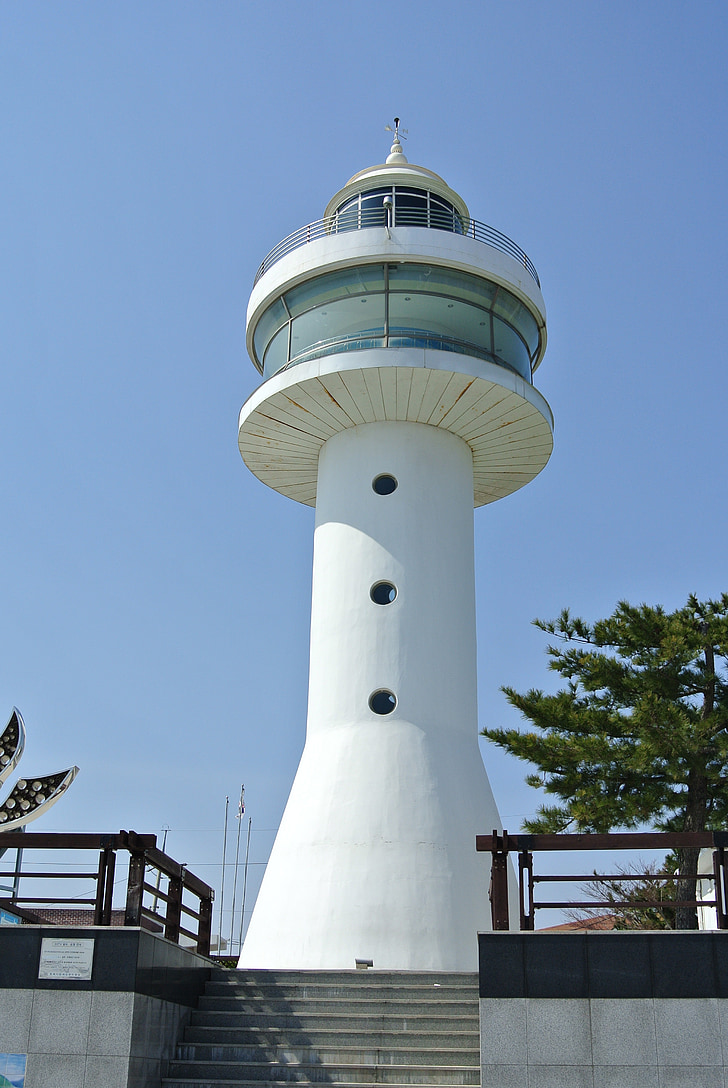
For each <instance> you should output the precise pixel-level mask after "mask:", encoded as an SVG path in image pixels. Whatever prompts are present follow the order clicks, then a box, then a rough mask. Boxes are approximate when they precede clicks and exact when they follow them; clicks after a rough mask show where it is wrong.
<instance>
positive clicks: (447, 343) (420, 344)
mask: <svg viewBox="0 0 728 1088" xmlns="http://www.w3.org/2000/svg"><path fill="white" fill-rule="evenodd" d="M381 347H399V348H425V349H429V350H437V351H451V352H453V353H454V354H460V355H471V356H473V357H474V358H476V359H483V360H484V361H485V362H489V363H495V365H496V366H500V367H505V368H506V369H507V370H512V371H513V373H514V374H518V376H519V377H520V378H524V379H525V381H527V382H529V384H530V383H531V382H532V380H533V379H532V377H531V373H530V370H529V372H528V373H526V374H524V373H523V372H522V371H520V370H518V368H517V367H515V366H513V364H512V363H509V362H507V361H506V360H505V359H502V358H500V356H497V355H494V354H493V352H490V351H486V350H485V348H481V347H480V346H479V345H478V344H474V343H472V341H470V340H460V339H458V338H457V337H456V336H444V335H442V336H439V335H438V334H437V333H431V332H424V331H423V330H422V329H415V328H412V329H407V328H403V327H400V326H393V327H390V329H389V332H388V333H387V334H386V335H385V334H384V330H383V329H380V330H378V331H377V332H374V333H372V334H371V335H367V334H366V333H357V334H353V335H351V336H332V337H329V338H328V339H326V340H318V341H317V342H316V343H315V344H313V345H312V346H311V347H310V348H307V349H306V350H305V351H302V352H300V353H299V354H298V355H295V356H294V357H293V358H292V359H290V360H289V362H287V363H286V364H285V366H282V367H279V369H278V370H276V371H274V373H276V374H280V373H281V372H282V371H284V370H288V369H289V368H290V367H293V366H298V364H299V363H306V362H308V361H309V360H311V359H322V358H324V357H325V356H327V355H338V354H340V353H341V352H345V351H364V350H366V349H368V348H381ZM265 376H266V377H272V376H273V375H272V374H267V375H265Z"/></svg>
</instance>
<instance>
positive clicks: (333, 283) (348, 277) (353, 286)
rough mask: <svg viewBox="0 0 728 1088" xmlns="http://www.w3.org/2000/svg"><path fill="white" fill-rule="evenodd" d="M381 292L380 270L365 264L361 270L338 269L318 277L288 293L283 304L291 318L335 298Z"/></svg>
mask: <svg viewBox="0 0 728 1088" xmlns="http://www.w3.org/2000/svg"><path fill="white" fill-rule="evenodd" d="M383 290H384V266H383V265H381V264H367V265H363V266H362V267H361V268H342V269H340V271H338V272H330V273H329V274H328V275H327V276H319V277H318V278H317V279H315V280H309V281H308V283H302V284H301V285H300V286H299V287H294V288H293V290H292V291H289V292H288V294H287V295H285V300H286V305H287V306H288V309H289V310H290V313H291V316H292V317H296V316H297V315H298V314H300V313H303V312H304V311H305V310H309V309H311V307H312V306H317V305H321V304H322V303H324V302H329V301H331V300H333V299H335V298H341V297H342V296H345V295H361V294H364V293H367V292H371V291H383Z"/></svg>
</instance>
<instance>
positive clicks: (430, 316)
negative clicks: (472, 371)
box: [389, 292, 492, 354]
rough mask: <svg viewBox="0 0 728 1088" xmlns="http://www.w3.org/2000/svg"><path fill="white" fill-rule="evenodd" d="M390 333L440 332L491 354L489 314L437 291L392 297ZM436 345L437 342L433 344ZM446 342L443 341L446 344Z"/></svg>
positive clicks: (430, 333) (418, 333)
mask: <svg viewBox="0 0 728 1088" xmlns="http://www.w3.org/2000/svg"><path fill="white" fill-rule="evenodd" d="M389 333H390V336H397V335H401V334H402V333H407V334H410V335H414V336H415V337H417V336H424V337H427V336H433V335H434V336H439V337H444V338H445V339H447V340H450V341H454V342H456V343H459V344H461V345H462V346H463V347H466V346H467V345H472V346H473V347H475V348H477V349H478V351H479V352H485V353H487V354H491V350H492V349H491V342H490V314H488V313H487V312H486V311H484V310H481V309H479V308H478V307H476V306H470V305H468V304H467V303H465V302H457V301H455V300H453V299H448V298H439V297H438V296H437V295H424V294H416V293H415V292H413V293H412V294H411V295H405V294H402V295H400V294H396V295H392V296H391V297H390V300H389ZM432 346H437V345H434V344H433V345H432ZM443 346H444V345H443Z"/></svg>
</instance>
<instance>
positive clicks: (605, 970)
mask: <svg viewBox="0 0 728 1088" xmlns="http://www.w3.org/2000/svg"><path fill="white" fill-rule="evenodd" d="M479 944H480V1024H481V1067H482V1081H481V1083H482V1088H688V1086H689V1088H728V933H726V934H723V933H657V932H656V933H614V932H611V933H597V932H590V933H582V934H569V933H564V934H539V933H488V934H481V935H479Z"/></svg>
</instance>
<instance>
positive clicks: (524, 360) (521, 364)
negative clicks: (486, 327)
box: [493, 317, 531, 382]
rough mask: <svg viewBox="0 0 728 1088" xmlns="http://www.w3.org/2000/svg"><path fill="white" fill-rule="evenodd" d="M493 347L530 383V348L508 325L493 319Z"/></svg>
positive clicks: (500, 356) (498, 355)
mask: <svg viewBox="0 0 728 1088" xmlns="http://www.w3.org/2000/svg"><path fill="white" fill-rule="evenodd" d="M493 339H494V341H495V343H494V345H493V347H494V351H495V354H496V356H497V357H498V358H499V359H502V360H503V361H504V362H505V363H508V364H509V365H510V366H512V367H513V369H514V370H517V371H518V373H519V374H520V375H521V376H522V377H523V378H525V379H526V381H528V382H530V380H531V363H530V359H529V357H528V348H527V347H526V345H525V344H524V342H523V340H521V338H520V336H519V335H518V333H517V332H516V331H515V330H514V329H512V328H511V327H510V325H506V323H505V322H504V321H501V320H500V318H498V317H494V318H493Z"/></svg>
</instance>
